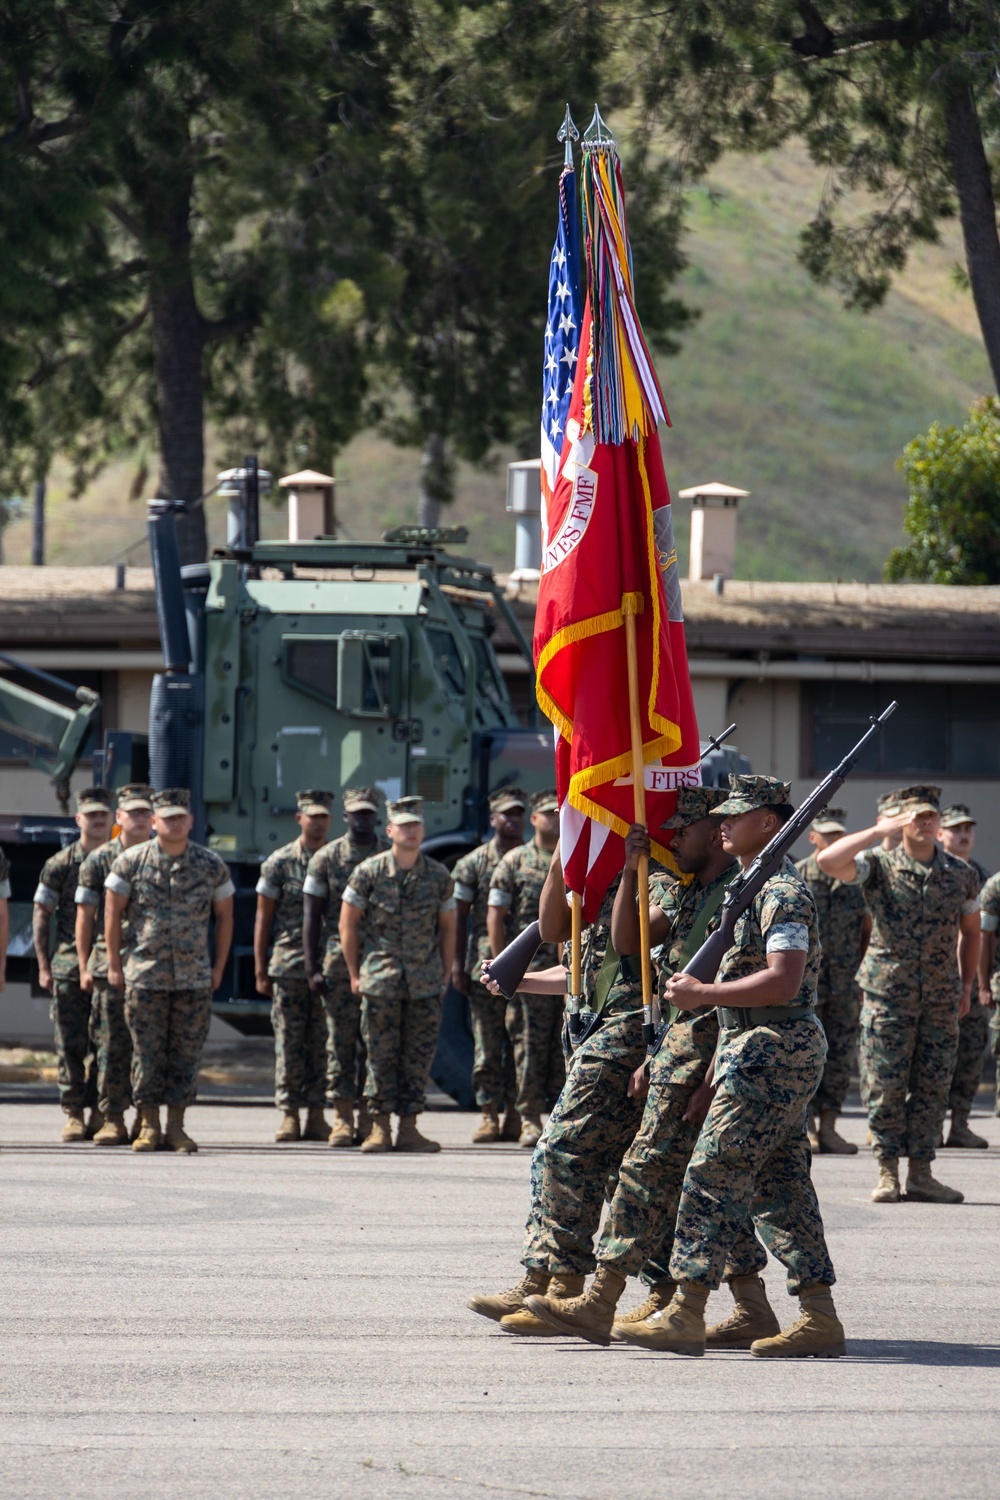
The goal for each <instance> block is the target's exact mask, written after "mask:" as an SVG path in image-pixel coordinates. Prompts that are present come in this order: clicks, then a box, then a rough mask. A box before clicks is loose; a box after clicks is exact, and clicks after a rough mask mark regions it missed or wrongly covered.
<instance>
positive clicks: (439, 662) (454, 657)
mask: <svg viewBox="0 0 1000 1500" xmlns="http://www.w3.org/2000/svg"><path fill="white" fill-rule="evenodd" d="M427 644H428V645H429V646H430V649H431V656H432V657H433V658H434V670H435V671H436V672H437V674H438V676H439V677H440V678H441V681H442V682H443V683H444V685H445V687H446V688H447V690H448V692H450V693H453V694H454V695H455V697H456V698H464V697H465V668H464V667H463V666H462V658H461V657H460V656H459V654H458V647H457V646H456V645H455V640H454V637H453V636H452V635H451V634H450V632H449V631H447V630H434V629H429V630H428V632H427Z"/></svg>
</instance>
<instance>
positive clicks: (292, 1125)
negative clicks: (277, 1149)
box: [274, 1109, 302, 1146]
mask: <svg viewBox="0 0 1000 1500" xmlns="http://www.w3.org/2000/svg"><path fill="white" fill-rule="evenodd" d="M274 1139H275V1140H276V1141H277V1142H278V1145H279V1146H287V1145H288V1143H289V1142H290V1141H301V1139H302V1131H301V1130H300V1128H299V1112H298V1110H297V1109H286V1110H285V1114H284V1118H283V1119H282V1121H281V1124H280V1125H279V1126H278V1128H277V1130H276V1131H275V1132H274Z"/></svg>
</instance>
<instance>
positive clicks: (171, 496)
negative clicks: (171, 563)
mask: <svg viewBox="0 0 1000 1500" xmlns="http://www.w3.org/2000/svg"><path fill="white" fill-rule="evenodd" d="M175 269H176V270H177V271H179V269H180V268H175ZM184 270H185V272H186V274H185V275H180V274H177V275H175V276H168V277H165V278H163V279H162V280H160V281H159V284H158V285H154V288H153V291H152V294H151V296H150V309H151V312H152V317H153V350H154V362H155V369H156V396H157V409H158V422H159V429H160V486H159V489H160V494H161V496H162V497H163V498H164V499H165V500H178V501H181V502H183V503H184V504H185V505H186V506H187V507H188V509H187V511H186V513H184V514H182V515H179V516H178V517H177V537H178V541H179V543H180V553H181V563H182V564H184V563H195V562H204V561H205V558H206V557H207V555H208V531H207V527H206V525H205V506H204V502H203V501H202V498H201V494H202V484H203V482H204V473H205V431H204V422H205V401H204V390H203V387H202V372H201V361H202V350H203V346H204V334H203V330H202V320H201V314H200V313H199V311H198V306H197V303H196V301H195V295H194V283H193V281H192V278H191V271H190V264H188V265H187V266H186V267H185V268H184Z"/></svg>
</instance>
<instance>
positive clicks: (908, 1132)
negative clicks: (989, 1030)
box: [860, 991, 958, 1161]
mask: <svg viewBox="0 0 1000 1500" xmlns="http://www.w3.org/2000/svg"><path fill="white" fill-rule="evenodd" d="M860 1045H861V1066H862V1069H863V1073H864V1079H865V1093H866V1096H867V1097H866V1103H867V1105H868V1125H869V1128H870V1130H871V1133H872V1137H873V1141H874V1147H873V1149H874V1152H875V1155H876V1156H877V1157H883V1156H885V1157H900V1156H908V1157H910V1158H911V1159H913V1160H914V1161H933V1160H934V1152H935V1147H936V1145H937V1143H938V1140H939V1139H940V1135H941V1126H942V1124H943V1123H944V1117H945V1114H946V1112H947V1108H948V1090H949V1089H950V1087H951V1079H952V1075H953V1073H954V1071H955V1054H956V1052H957V1049H958V998H957V996H956V998H955V999H945V1000H936V1001H927V1002H925V1003H923V1004H921V1002H920V1000H919V999H900V998H897V999H892V1000H887V999H884V998H883V997H882V996H880V995H873V994H871V993H870V991H866V992H865V997H864V1004H863V1006H862V1008H861V1044H860Z"/></svg>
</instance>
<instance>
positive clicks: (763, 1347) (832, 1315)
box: [750, 1281, 847, 1359]
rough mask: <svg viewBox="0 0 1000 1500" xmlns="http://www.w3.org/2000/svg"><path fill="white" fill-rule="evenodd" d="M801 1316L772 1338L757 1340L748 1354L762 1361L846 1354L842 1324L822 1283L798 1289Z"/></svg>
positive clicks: (831, 1357)
mask: <svg viewBox="0 0 1000 1500" xmlns="http://www.w3.org/2000/svg"><path fill="white" fill-rule="evenodd" d="M799 1302H800V1304H801V1306H802V1313H801V1316H800V1317H799V1318H798V1320H797V1321H796V1322H794V1323H793V1324H792V1326H791V1328H786V1329H785V1331H784V1333H779V1334H777V1335H775V1337H774V1338H767V1339H757V1340H756V1341H755V1342H754V1343H752V1344H751V1345H750V1353H751V1354H756V1355H757V1356H758V1357H759V1358H763V1359H839V1358H840V1356H841V1355H842V1354H846V1353H847V1345H846V1344H845V1343H844V1325H843V1324H842V1323H841V1321H840V1319H839V1318H838V1317H837V1309H836V1308H835V1307H834V1305H833V1293H832V1291H831V1290H830V1288H829V1287H828V1286H824V1285H823V1283H822V1282H818V1281H817V1282H813V1283H811V1284H810V1285H809V1286H803V1287H800V1288H799Z"/></svg>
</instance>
